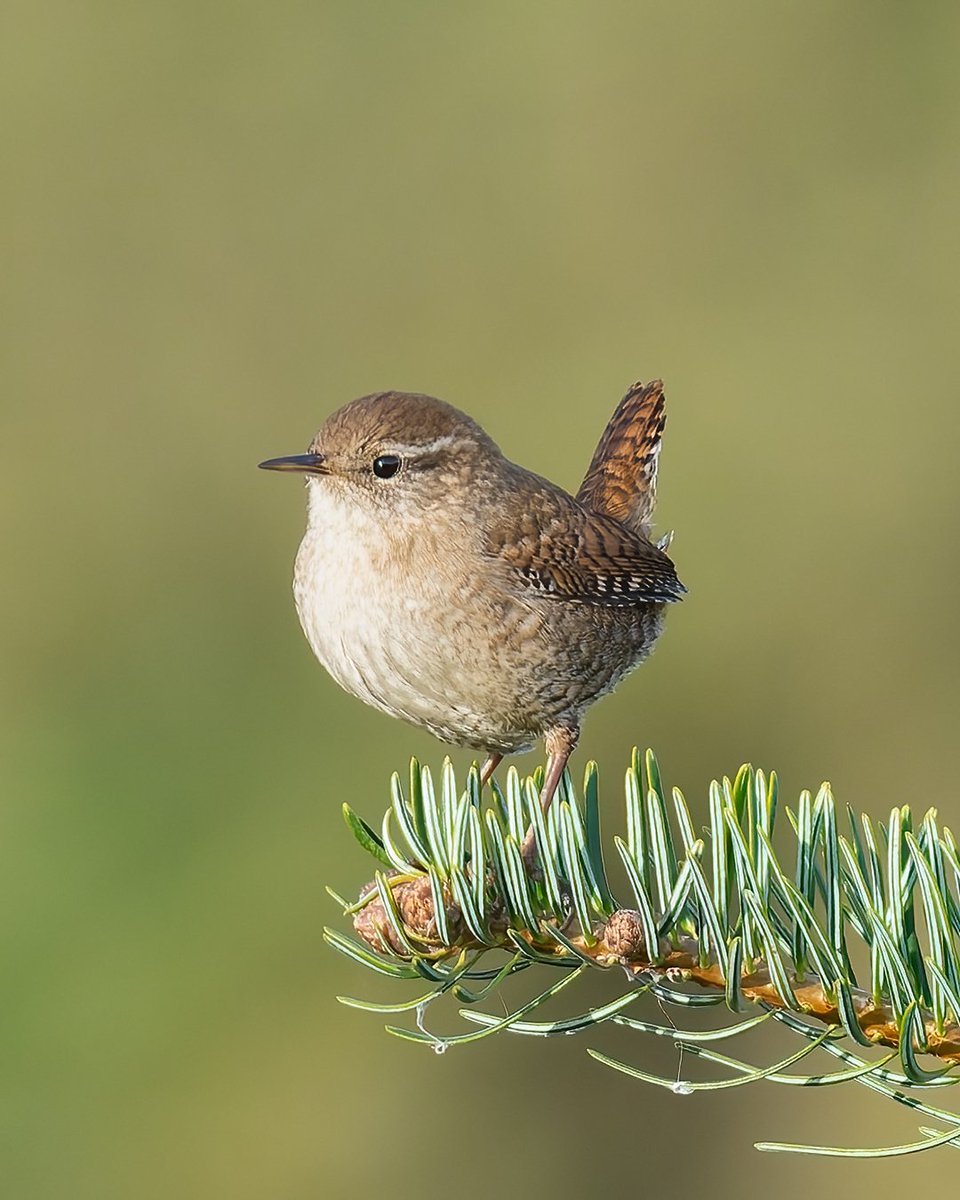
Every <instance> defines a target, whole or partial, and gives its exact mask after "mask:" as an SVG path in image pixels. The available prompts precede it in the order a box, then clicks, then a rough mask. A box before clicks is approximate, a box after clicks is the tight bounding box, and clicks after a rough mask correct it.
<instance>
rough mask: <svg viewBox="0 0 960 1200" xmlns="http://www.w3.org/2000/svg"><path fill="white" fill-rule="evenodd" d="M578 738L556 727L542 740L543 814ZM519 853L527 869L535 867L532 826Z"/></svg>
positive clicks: (535, 844)
mask: <svg viewBox="0 0 960 1200" xmlns="http://www.w3.org/2000/svg"><path fill="white" fill-rule="evenodd" d="M579 737H580V730H579V729H568V728H565V727H564V726H557V727H556V728H554V729H549V730H547V734H546V737H545V738H544V746H545V748H546V751H547V773H546V775H545V776H544V780H543V787H542V788H541V789H540V807H541V808H542V809H543V811H544V814H546V812H547V810H548V809H549V807H550V804H551V802H552V800H553V797H554V795H555V793H556V790H557V788H558V787H559V786H560V780H561V779H562V778H563V772H564V771H565V770H566V767H567V761H568V759H569V758H570V755H571V754H572V753H573V751H574V749H575V748H576V745H577V741H578V739H579ZM520 853H521V854H522V855H523V861H524V862H525V863H526V865H527V866H528V867H533V866H535V865H536V861H537V837H536V833H535V832H534V828H533V826H532V825H531V826H530V828H529V829H528V830H527V835H526V837H525V838H524V839H523V845H522V846H521V847H520Z"/></svg>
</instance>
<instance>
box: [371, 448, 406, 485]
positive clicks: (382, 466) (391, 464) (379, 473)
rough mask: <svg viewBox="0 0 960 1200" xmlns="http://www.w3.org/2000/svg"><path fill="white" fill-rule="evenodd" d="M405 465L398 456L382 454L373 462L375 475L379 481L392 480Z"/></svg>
mask: <svg viewBox="0 0 960 1200" xmlns="http://www.w3.org/2000/svg"><path fill="white" fill-rule="evenodd" d="M402 465H403V460H402V459H401V458H400V456H399V455H397V454H381V455H380V457H379V458H375V459H374V460H373V473H374V475H376V477H377V478H378V479H392V478H393V477H394V475H396V473H397V472H398V471H399V470H400V468H401V466H402Z"/></svg>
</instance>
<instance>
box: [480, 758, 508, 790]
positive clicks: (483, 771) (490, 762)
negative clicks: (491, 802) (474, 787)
mask: <svg viewBox="0 0 960 1200" xmlns="http://www.w3.org/2000/svg"><path fill="white" fill-rule="evenodd" d="M502 762H503V755H502V754H488V755H487V757H486V758H485V759H484V763H483V766H482V767H481V768H480V787H481V789H482V788H483V787H484V786H485V785H486V784H488V783H489V782H490V780H491V779H492V778H493V773H494V771H495V770H496V769H497V767H499V766H500V764H501V763H502Z"/></svg>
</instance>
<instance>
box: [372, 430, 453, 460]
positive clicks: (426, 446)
mask: <svg viewBox="0 0 960 1200" xmlns="http://www.w3.org/2000/svg"><path fill="white" fill-rule="evenodd" d="M467 444H468V439H466V438H461V437H456V436H455V435H454V434H446V435H445V436H444V437H438V438H434V439H433V441H432V442H419V443H418V444H417V445H415V446H411V445H407V444H405V443H403V442H391V443H390V444H389V445H388V446H384V452H386V453H388V454H400V455H404V454H406V455H409V456H411V457H414V458H416V457H418V456H420V455H427V454H436V452H437V451H438V450H448V449H452V448H454V447H456V446H466V445H467Z"/></svg>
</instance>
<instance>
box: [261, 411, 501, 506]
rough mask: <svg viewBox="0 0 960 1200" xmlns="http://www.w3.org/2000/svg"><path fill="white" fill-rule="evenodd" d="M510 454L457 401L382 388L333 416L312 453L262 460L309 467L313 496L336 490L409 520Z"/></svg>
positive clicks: (270, 467) (276, 467)
mask: <svg viewBox="0 0 960 1200" xmlns="http://www.w3.org/2000/svg"><path fill="white" fill-rule="evenodd" d="M502 461H503V458H502V455H501V454H500V451H499V449H498V447H497V446H496V444H495V443H494V441H493V440H492V439H491V438H490V437H489V436H488V435H487V434H486V433H484V431H483V430H482V429H481V428H480V426H479V425H478V424H477V423H476V421H474V420H472V419H471V418H470V417H468V416H467V415H466V413H462V412H460V411H459V409H456V408H454V407H453V406H452V405H450V404H445V403H444V401H442V400H437V399H435V398H434V397H433V396H423V395H420V394H417V393H411V392H377V393H375V394H373V395H370V396H361V397H360V399H359V400H353V401H351V402H350V403H349V404H345V405H344V406H343V408H340V409H338V410H337V411H336V412H335V413H333V414H332V415H331V416H329V417H328V418H327V420H326V421H325V422H324V424H323V426H322V427H321V429H320V431H319V433H318V434H317V436H316V437H315V438H314V439H313V441H312V442H311V443H310V448H309V450H308V451H307V453H306V454H294V455H288V456H285V457H283V458H271V459H267V461H266V462H262V463H260V466H261V467H262V468H264V470H267V471H293V472H297V473H299V474H303V475H305V476H306V477H307V486H308V488H309V489H310V492H311V499H313V496H314V495H316V496H317V499H318V500H319V499H320V498H321V496H322V495H324V494H330V493H331V492H332V493H335V494H336V495H337V496H338V497H339V498H340V499H341V500H342V501H344V502H346V503H353V504H354V505H356V506H359V507H361V508H362V509H364V510H365V511H367V512H370V513H371V514H376V515H377V516H378V518H380V519H387V518H391V519H396V520H403V519H404V518H405V517H407V516H411V515H413V516H416V517H417V518H418V519H422V518H423V515H424V513H425V512H427V513H429V511H430V510H431V509H435V508H436V507H437V506H439V505H442V504H444V503H448V502H449V497H450V496H451V495H463V494H464V492H465V491H468V490H469V489H470V488H471V487H472V486H473V485H475V484H476V483H477V482H478V481H479V480H480V479H481V478H484V477H487V478H488V477H489V475H490V471H491V469H495V468H496V464H498V463H499V462H502Z"/></svg>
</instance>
